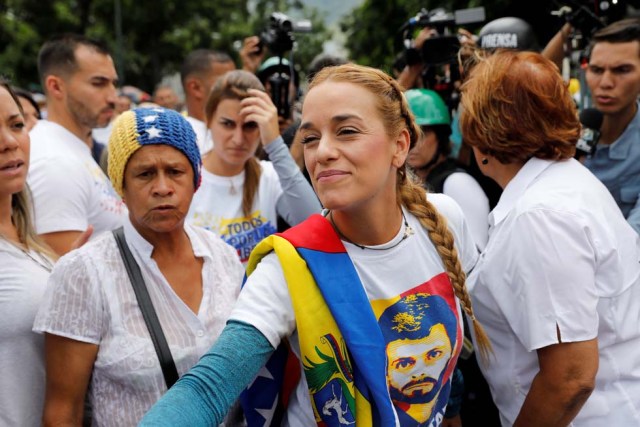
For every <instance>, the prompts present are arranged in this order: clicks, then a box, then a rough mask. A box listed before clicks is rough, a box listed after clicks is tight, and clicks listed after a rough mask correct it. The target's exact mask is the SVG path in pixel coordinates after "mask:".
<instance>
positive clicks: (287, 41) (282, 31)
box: [260, 12, 312, 56]
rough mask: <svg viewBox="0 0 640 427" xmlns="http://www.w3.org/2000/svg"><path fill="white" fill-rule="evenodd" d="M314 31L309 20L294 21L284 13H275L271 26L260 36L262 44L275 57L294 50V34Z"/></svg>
mask: <svg viewBox="0 0 640 427" xmlns="http://www.w3.org/2000/svg"><path fill="white" fill-rule="evenodd" d="M311 29H312V26H311V22H310V21H309V20H302V21H297V22H296V21H293V20H292V19H291V18H289V17H288V16H287V15H285V14H284V13H282V12H274V13H272V14H271V16H270V17H269V24H268V26H267V28H265V29H264V30H263V31H262V33H261V34H260V43H261V44H262V45H264V46H267V47H268V48H269V50H270V51H271V52H272V53H273V54H274V55H275V56H282V55H284V53H285V52H288V51H290V50H292V49H293V44H294V42H295V37H294V35H293V33H294V32H297V33H308V32H310V31H311Z"/></svg>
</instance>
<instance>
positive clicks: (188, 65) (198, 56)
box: [180, 49, 233, 86]
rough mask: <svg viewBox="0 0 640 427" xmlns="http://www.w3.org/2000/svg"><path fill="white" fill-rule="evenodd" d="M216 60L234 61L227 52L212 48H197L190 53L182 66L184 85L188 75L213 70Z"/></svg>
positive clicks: (181, 77)
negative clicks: (212, 65) (212, 66)
mask: <svg viewBox="0 0 640 427" xmlns="http://www.w3.org/2000/svg"><path fill="white" fill-rule="evenodd" d="M214 62H219V63H225V62H233V59H231V57H230V56H229V55H228V54H227V53H225V52H221V51H217V50H211V49H196V50H194V51H193V52H191V53H190V54H188V55H187V57H186V58H185V59H184V62H183V63H182V66H181V67H180V79H181V81H182V86H184V83H185V81H186V80H187V77H190V76H192V75H194V74H196V75H198V76H202V75H205V74H207V73H208V72H209V71H210V70H211V64H212V63H214Z"/></svg>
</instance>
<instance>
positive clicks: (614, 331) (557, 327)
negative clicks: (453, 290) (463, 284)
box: [469, 158, 640, 427]
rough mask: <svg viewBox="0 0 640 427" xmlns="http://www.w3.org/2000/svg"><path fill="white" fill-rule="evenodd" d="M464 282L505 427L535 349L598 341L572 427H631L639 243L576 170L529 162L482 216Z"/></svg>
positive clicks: (638, 382) (637, 390)
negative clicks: (592, 380) (588, 385)
mask: <svg viewBox="0 0 640 427" xmlns="http://www.w3.org/2000/svg"><path fill="white" fill-rule="evenodd" d="M490 224H491V228H490V231H489V242H488V244H487V247H486V249H485V250H484V252H483V253H482V254H481V256H480V260H479V261H478V264H477V265H476V268H475V270H474V271H473V273H472V274H471V276H470V278H469V290H470V293H471V296H472V300H473V305H474V310H475V313H476V317H477V318H478V319H479V320H480V322H481V323H482V325H483V326H484V328H485V330H486V332H487V334H488V335H489V339H490V340H491V343H492V345H493V350H494V352H495V358H494V359H492V360H491V362H490V363H489V364H488V365H487V364H484V363H482V361H479V363H480V367H481V369H482V371H483V373H484V375H485V377H486V379H487V381H488V383H489V386H490V388H491V392H492V395H493V398H494V401H495V402H496V405H497V406H498V409H499V410H500V416H501V419H502V423H503V425H504V426H509V425H512V424H513V422H514V421H515V419H516V417H517V416H518V413H519V412H520V408H521V407H522V404H523V402H524V399H525V397H526V395H527V393H528V392H529V389H530V387H531V383H532V381H533V378H534V376H535V375H536V374H537V373H538V371H539V365H538V358H537V354H536V349H539V348H542V347H545V346H548V345H552V344H557V343H558V331H559V334H560V336H561V339H562V342H576V341H587V340H591V339H594V338H597V339H598V349H599V358H600V365H599V369H598V373H597V376H596V386H595V390H594V391H593V393H592V395H591V396H590V397H589V399H588V400H587V402H586V403H585V405H584V406H583V408H582V409H581V410H580V413H579V414H578V415H577V416H576V418H575V419H574V421H573V424H572V425H574V426H594V427H595V426H607V425H609V426H614V425H615V426H631V425H640V265H639V261H640V238H639V237H638V235H637V234H636V233H635V232H634V231H633V229H632V228H631V227H630V226H629V224H628V223H627V222H626V221H625V219H624V217H623V216H622V214H621V212H620V209H619V208H618V206H617V205H616V203H615V201H614V200H613V198H612V197H611V195H610V194H609V192H608V191H607V189H606V188H605V187H604V186H603V185H602V183H600V181H598V179H597V178H596V177H595V176H593V174H591V172H589V171H588V170H587V169H586V168H585V167H583V166H582V165H581V164H580V163H578V162H577V161H575V160H573V159H571V160H567V161H557V162H554V161H546V160H540V159H536V158H533V159H531V160H529V161H528V162H527V163H526V164H525V165H524V167H523V168H522V169H521V170H520V171H519V172H518V174H517V175H516V176H515V177H514V178H513V179H512V180H511V181H510V182H509V184H508V185H507V187H506V188H505V190H504V192H503V194H502V197H501V198H500V201H499V203H498V205H497V206H496V208H495V209H494V210H493V212H492V213H491V215H490Z"/></svg>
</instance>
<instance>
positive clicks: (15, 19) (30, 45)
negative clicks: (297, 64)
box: [0, 0, 327, 91]
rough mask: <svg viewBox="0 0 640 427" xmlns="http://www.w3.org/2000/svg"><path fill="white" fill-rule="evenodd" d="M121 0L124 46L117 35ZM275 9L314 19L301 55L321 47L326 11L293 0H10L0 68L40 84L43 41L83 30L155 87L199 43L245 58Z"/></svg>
mask: <svg viewBox="0 0 640 427" xmlns="http://www.w3.org/2000/svg"><path fill="white" fill-rule="evenodd" d="M117 3H119V4H120V6H121V10H122V13H121V16H122V19H121V28H122V38H121V46H122V49H118V46H119V45H118V43H117V37H116V16H115V15H116V13H115V11H116V4H117ZM247 3H251V4H252V6H253V10H252V11H251V12H250V11H249V9H248V7H247ZM272 11H282V12H286V13H290V14H291V16H292V17H296V18H301V17H307V18H310V19H312V21H313V23H314V28H315V31H314V32H313V33H311V34H301V35H296V40H297V41H298V46H299V47H298V49H297V52H296V58H299V59H300V60H301V63H306V61H309V60H310V59H311V58H312V57H313V56H314V55H315V54H317V53H319V52H320V51H321V50H322V42H323V41H324V40H325V39H326V37H327V32H326V30H325V29H324V27H323V25H322V19H321V18H322V17H321V16H320V15H319V13H318V12H317V11H315V10H308V9H307V8H306V7H305V6H304V5H303V3H302V2H300V1H294V0H288V1H268V0H254V1H238V0H216V1H202V0H163V1H162V2H158V1H157V0H135V1H134V0H48V1H42V0H7V1H5V2H4V4H2V3H0V64H2V70H1V72H2V73H3V74H5V75H8V76H9V77H10V78H12V80H13V81H14V82H15V83H16V84H19V85H21V86H25V87H29V88H31V89H34V87H33V86H35V85H38V76H37V53H38V50H39V48H40V46H41V45H42V43H43V42H44V41H45V40H47V39H48V38H49V37H51V36H52V35H54V34H59V33H64V32H77V33H82V34H86V35H88V36H90V37H95V38H99V39H102V40H104V41H105V42H106V43H107V44H108V45H109V46H110V48H111V49H112V51H113V53H114V59H116V60H117V61H118V62H119V64H118V69H119V70H122V71H121V74H123V76H122V75H121V79H122V80H123V82H124V83H126V84H132V85H135V86H138V87H140V88H142V89H144V90H147V91H151V90H152V89H153V87H154V86H155V85H156V84H157V83H158V82H159V81H160V79H161V78H162V76H164V75H166V74H171V73H174V72H176V71H178V70H179V67H180V64H181V62H182V59H183V58H184V56H185V55H186V54H187V53H188V52H190V51H191V50H193V49H196V48H212V49H220V50H224V51H227V52H229V53H230V54H231V55H232V56H234V57H235V58H236V59H238V53H237V49H238V48H239V47H240V45H241V41H242V39H243V38H244V37H247V36H249V35H253V34H259V33H260V31H261V30H262V29H263V28H264V27H265V25H266V24H267V20H268V16H269V13H270V12H272ZM238 64H239V62H238ZM122 77H124V78H122Z"/></svg>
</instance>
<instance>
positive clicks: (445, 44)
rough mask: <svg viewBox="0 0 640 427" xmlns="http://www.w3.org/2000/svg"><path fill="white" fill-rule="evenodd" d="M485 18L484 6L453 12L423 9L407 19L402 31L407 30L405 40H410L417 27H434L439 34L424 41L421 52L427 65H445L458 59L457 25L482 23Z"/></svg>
mask: <svg viewBox="0 0 640 427" xmlns="http://www.w3.org/2000/svg"><path fill="white" fill-rule="evenodd" d="M484 20H485V10H484V7H476V8H470V9H461V10H456V11H455V12H453V13H452V12H447V11H446V10H445V9H442V8H437V9H433V10H431V11H427V10H426V9H422V10H421V11H420V12H418V14H416V16H415V17H413V18H411V19H409V21H407V23H406V24H405V25H404V26H403V27H402V28H401V31H404V32H405V34H404V38H405V40H410V32H411V31H413V29H414V28H415V27H423V28H424V27H430V28H434V29H435V30H436V33H437V34H436V35H435V36H433V37H431V38H429V39H427V40H425V41H424V43H423V44H422V49H420V52H419V53H420V57H421V58H422V62H423V63H424V64H425V65H443V64H450V63H454V62H456V60H457V55H458V50H460V40H459V39H458V36H457V35H456V34H455V26H456V25H466V24H476V23H481V22H484Z"/></svg>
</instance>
